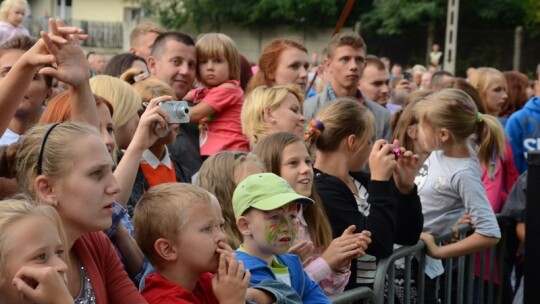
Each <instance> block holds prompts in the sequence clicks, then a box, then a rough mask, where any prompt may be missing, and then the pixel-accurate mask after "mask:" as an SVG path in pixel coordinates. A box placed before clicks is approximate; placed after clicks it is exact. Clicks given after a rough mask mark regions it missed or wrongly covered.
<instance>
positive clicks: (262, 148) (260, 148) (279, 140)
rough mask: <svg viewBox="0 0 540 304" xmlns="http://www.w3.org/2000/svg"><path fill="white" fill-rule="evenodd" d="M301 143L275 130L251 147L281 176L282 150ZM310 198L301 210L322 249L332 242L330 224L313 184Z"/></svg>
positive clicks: (302, 141) (267, 167)
mask: <svg viewBox="0 0 540 304" xmlns="http://www.w3.org/2000/svg"><path fill="white" fill-rule="evenodd" d="M297 142H299V143H301V144H302V145H305V142H304V140H303V139H302V138H300V137H298V136H297V135H295V134H292V133H288V132H277V133H274V134H271V135H268V136H266V137H265V138H263V139H262V140H261V141H260V142H259V143H258V144H257V145H256V146H255V149H253V153H254V154H255V155H257V156H258V157H259V158H260V159H261V160H262V161H263V162H264V164H265V165H266V170H268V172H272V173H274V174H276V175H279V176H281V162H282V160H283V150H284V149H285V148H286V147H287V146H288V145H290V144H293V143H297ZM306 150H307V146H306ZM310 198H311V199H313V200H314V201H315V204H314V205H312V206H306V207H305V208H304V210H303V215H304V219H305V220H306V224H307V230H308V231H309V236H310V238H311V240H312V241H313V244H314V245H315V248H317V250H321V252H322V251H324V250H326V248H328V246H329V245H330V243H331V242H332V239H333V237H332V226H331V225H330V221H329V220H328V216H327V215H326V211H325V210H324V207H323V202H322V200H321V199H320V197H319V196H318V195H317V191H316V190H315V184H313V185H312V186H311V195H310Z"/></svg>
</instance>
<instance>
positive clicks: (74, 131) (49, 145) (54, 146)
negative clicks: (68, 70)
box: [0, 122, 105, 198]
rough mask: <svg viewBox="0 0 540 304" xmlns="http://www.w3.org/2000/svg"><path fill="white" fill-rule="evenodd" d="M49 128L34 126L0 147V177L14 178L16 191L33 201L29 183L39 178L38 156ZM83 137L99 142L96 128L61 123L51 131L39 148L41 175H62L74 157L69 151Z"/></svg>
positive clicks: (32, 188) (53, 176)
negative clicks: (92, 138)
mask: <svg viewBox="0 0 540 304" xmlns="http://www.w3.org/2000/svg"><path fill="white" fill-rule="evenodd" d="M51 126H52V125H51V124H47V125H36V126H34V127H33V128H31V129H30V130H28V131H27V132H26V133H25V134H24V136H23V137H21V139H19V141H17V142H16V143H14V144H11V145H9V146H3V147H0V176H2V177H8V178H14V177H16V178H17V182H18V184H19V186H20V190H21V191H22V192H24V193H27V194H29V195H31V196H32V197H34V198H35V191H34V187H33V182H34V179H35V178H36V177H37V176H38V175H39V174H38V157H39V153H40V149H41V148H42V145H43V144H42V141H43V137H44V135H45V133H46V132H47V131H49V128H50V127H51ZM85 135H95V136H96V137H98V138H100V139H101V136H100V135H99V133H98V131H97V130H96V128H94V127H92V126H90V125H86V124H81V123H75V122H63V123H60V124H58V125H57V126H56V127H55V128H54V129H52V131H50V132H49V135H48V137H47V140H46V141H45V143H44V145H43V153H42V166H41V172H42V174H43V175H45V176H48V177H52V178H60V177H63V176H65V175H66V174H67V172H68V171H69V169H70V168H71V166H72V159H73V158H74V156H75V155H74V152H73V149H71V148H72V147H73V142H74V141H75V140H76V139H77V138H81V137H82V136H85ZM104 145H105V144H104Z"/></svg>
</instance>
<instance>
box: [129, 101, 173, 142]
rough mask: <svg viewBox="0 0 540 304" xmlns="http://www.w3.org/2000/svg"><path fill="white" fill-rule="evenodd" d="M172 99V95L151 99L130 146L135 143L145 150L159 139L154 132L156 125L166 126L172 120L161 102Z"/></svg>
mask: <svg viewBox="0 0 540 304" xmlns="http://www.w3.org/2000/svg"><path fill="white" fill-rule="evenodd" d="M172 100H173V97H172V96H160V97H156V98H154V99H152V100H150V102H149V103H148V106H147V107H146V109H145V111H144V113H143V114H142V115H141V118H140V120H139V125H138V126H137V130H136V131H135V134H134V135H133V139H132V140H131V143H130V146H132V145H134V147H137V148H138V149H140V150H143V151H144V150H146V149H148V147H150V146H151V145H153V144H154V143H155V142H156V140H158V138H159V137H158V136H157V135H156V133H155V132H154V126H156V124H157V125H158V126H159V127H160V128H166V127H167V125H168V123H169V121H170V120H169V116H168V115H167V113H166V112H165V111H164V110H162V109H161V108H160V107H159V103H160V102H166V101H172ZM128 149H129V147H128Z"/></svg>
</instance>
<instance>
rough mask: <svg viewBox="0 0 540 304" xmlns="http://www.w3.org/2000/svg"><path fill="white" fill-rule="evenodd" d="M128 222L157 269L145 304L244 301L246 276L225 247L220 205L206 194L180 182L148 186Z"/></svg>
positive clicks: (148, 281) (148, 282) (147, 287)
mask: <svg viewBox="0 0 540 304" xmlns="http://www.w3.org/2000/svg"><path fill="white" fill-rule="evenodd" d="M133 224H134V225H135V239H136V240H137V244H138V245H139V247H140V248H141V250H142V252H143V253H144V254H145V256H146V257H147V258H148V260H149V261H150V263H151V264H152V266H154V267H155V269H156V272H155V273H153V274H150V275H148V276H147V277H146V278H145V281H146V285H145V287H144V289H143V290H142V292H141V293H142V295H143V297H144V298H145V299H146V300H147V301H148V302H149V303H221V304H223V303H245V296H246V289H247V286H248V284H249V279H250V274H249V272H248V271H244V267H243V265H242V263H239V262H238V261H237V260H236V257H235V255H234V254H233V253H232V250H231V249H230V247H229V246H228V245H227V243H226V241H227V237H226V236H225V232H224V231H223V217H222V216H221V209H220V207H219V203H218V202H217V200H216V198H215V197H214V196H212V195H211V194H210V193H209V192H207V191H206V190H204V189H202V188H199V187H195V186H192V185H190V184H181V183H167V184H161V185H158V186H155V187H152V188H150V190H149V191H148V192H146V193H145V194H144V195H143V197H142V198H141V200H140V201H139V203H138V204H137V207H136V208H135V215H134V217H133ZM213 273H215V274H213Z"/></svg>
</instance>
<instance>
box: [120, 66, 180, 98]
mask: <svg viewBox="0 0 540 304" xmlns="http://www.w3.org/2000/svg"><path fill="white" fill-rule="evenodd" d="M143 73H144V72H143V71H142V70H139V69H137V68H131V69H128V70H127V71H125V72H124V73H123V74H122V75H121V76H120V79H122V80H124V81H126V82H128V83H130V84H131V85H132V86H133V89H135V91H136V92H137V93H138V94H139V95H140V96H141V101H142V102H150V100H152V99H154V98H156V97H159V96H164V95H169V96H173V97H175V96H176V95H175V94H174V91H173V89H172V88H171V87H170V86H169V85H168V84H166V83H165V82H163V81H161V80H159V79H156V78H145V79H142V80H139V81H135V77H136V76H138V75H141V74H143Z"/></svg>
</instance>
